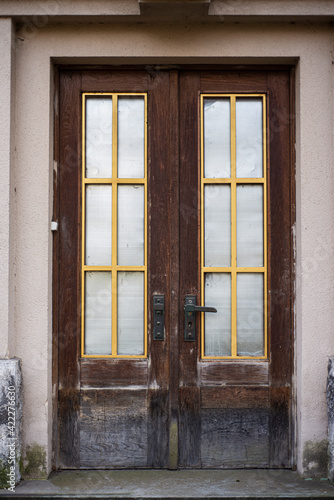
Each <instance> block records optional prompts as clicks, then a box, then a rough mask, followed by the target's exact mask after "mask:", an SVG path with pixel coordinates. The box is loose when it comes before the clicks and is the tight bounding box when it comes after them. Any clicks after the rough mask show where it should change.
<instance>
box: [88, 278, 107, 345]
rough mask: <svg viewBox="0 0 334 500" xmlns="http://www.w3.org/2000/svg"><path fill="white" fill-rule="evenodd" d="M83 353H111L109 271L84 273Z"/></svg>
mask: <svg viewBox="0 0 334 500" xmlns="http://www.w3.org/2000/svg"><path fill="white" fill-rule="evenodd" d="M85 354H111V273H106V272H87V273H86V274H85Z"/></svg>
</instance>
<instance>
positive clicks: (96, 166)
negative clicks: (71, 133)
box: [86, 97, 112, 179]
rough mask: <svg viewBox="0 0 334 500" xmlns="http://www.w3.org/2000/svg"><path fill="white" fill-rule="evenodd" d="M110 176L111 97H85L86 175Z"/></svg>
mask: <svg viewBox="0 0 334 500" xmlns="http://www.w3.org/2000/svg"><path fill="white" fill-rule="evenodd" d="M111 176H112V98H111V97H109V98H108V97H103V98H102V97H100V98H98V97H91V98H89V97H87V99H86V177H88V178H92V179H96V178H100V179H101V178H110V177H111Z"/></svg>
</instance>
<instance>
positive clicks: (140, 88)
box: [82, 68, 150, 92]
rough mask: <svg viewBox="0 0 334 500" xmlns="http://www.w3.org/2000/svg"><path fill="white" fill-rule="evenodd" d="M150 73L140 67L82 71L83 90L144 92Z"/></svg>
mask: <svg viewBox="0 0 334 500" xmlns="http://www.w3.org/2000/svg"><path fill="white" fill-rule="evenodd" d="M149 78H150V73H149V72H148V71H145V70H142V69H132V70H129V69H128V70H127V69H118V68H114V69H110V68H109V69H107V70H99V71H90V70H86V71H83V72H82V89H83V91H84V92H146V90H147V86H148V79H149Z"/></svg>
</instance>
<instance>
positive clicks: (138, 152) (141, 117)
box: [117, 97, 145, 179]
mask: <svg viewBox="0 0 334 500" xmlns="http://www.w3.org/2000/svg"><path fill="white" fill-rule="evenodd" d="M144 137H145V101H144V97H119V98H118V149H117V150H118V177H121V178H131V179H133V178H137V179H139V178H143V177H144V175H145V174H144V147H145V142H144Z"/></svg>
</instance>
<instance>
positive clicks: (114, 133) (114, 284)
mask: <svg viewBox="0 0 334 500" xmlns="http://www.w3.org/2000/svg"><path fill="white" fill-rule="evenodd" d="M117 111H118V96H117V95H114V96H113V101H112V180H113V183H112V245H111V246H112V257H111V263H112V266H113V272H112V275H111V297H112V300H111V303H112V306H111V307H112V315H111V353H112V355H113V357H116V356H117V182H115V180H116V179H117V168H118V165H117V157H118V149H117V145H118V144H117V142H118V119H117V118H118V113H117Z"/></svg>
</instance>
